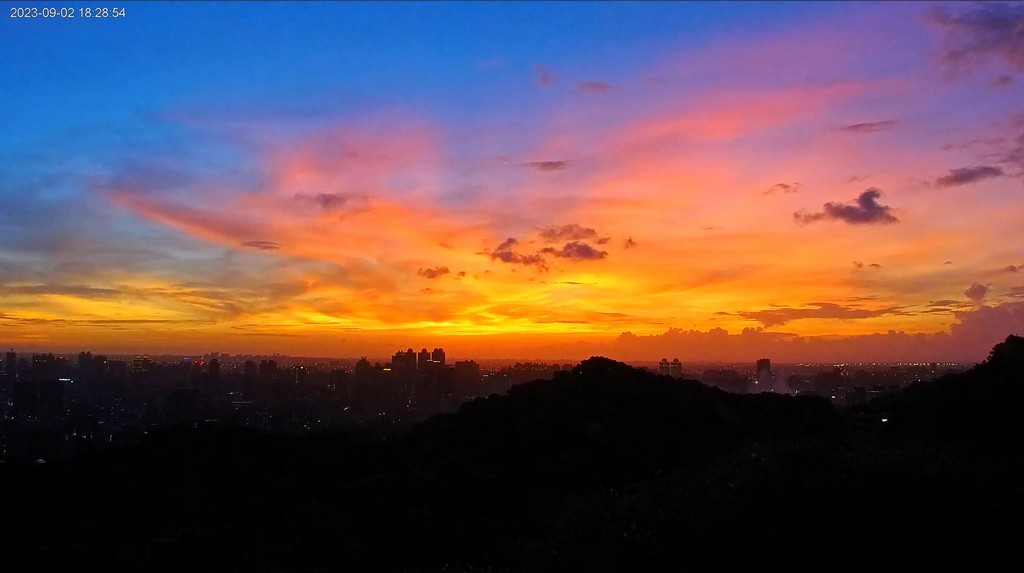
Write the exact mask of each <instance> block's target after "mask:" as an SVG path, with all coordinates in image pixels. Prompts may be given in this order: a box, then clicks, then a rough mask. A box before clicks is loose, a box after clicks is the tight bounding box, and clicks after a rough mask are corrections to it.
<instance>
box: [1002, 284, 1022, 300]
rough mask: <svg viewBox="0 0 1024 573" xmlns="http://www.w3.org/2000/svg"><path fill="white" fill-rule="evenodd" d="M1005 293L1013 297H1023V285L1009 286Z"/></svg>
mask: <svg viewBox="0 0 1024 573" xmlns="http://www.w3.org/2000/svg"><path fill="white" fill-rule="evenodd" d="M1006 294H1007V296H1012V297H1013V298H1024V286H1015V287H1010V290H1009V291H1007V292H1006Z"/></svg>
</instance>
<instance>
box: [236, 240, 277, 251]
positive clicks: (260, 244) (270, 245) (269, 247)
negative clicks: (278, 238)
mask: <svg viewBox="0 0 1024 573" xmlns="http://www.w3.org/2000/svg"><path fill="white" fill-rule="evenodd" d="M242 246H243V247H250V248H253V249H257V250H260V251H277V250H279V249H280V248H281V244H280V243H275V242H274V241H246V242H244V243H242Z"/></svg>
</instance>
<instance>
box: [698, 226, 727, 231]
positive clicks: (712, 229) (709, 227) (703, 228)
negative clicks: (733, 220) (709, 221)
mask: <svg viewBox="0 0 1024 573" xmlns="http://www.w3.org/2000/svg"><path fill="white" fill-rule="evenodd" d="M724 228H725V227H716V226H714V225H711V226H708V227H701V228H700V230H701V231H721V230H722V229H724Z"/></svg>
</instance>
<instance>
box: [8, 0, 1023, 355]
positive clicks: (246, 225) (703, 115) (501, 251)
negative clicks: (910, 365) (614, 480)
mask: <svg viewBox="0 0 1024 573" xmlns="http://www.w3.org/2000/svg"><path fill="white" fill-rule="evenodd" d="M58 4H59V5H63V4H61V3H58ZM19 6H43V5H42V4H34V3H25V4H19ZM47 6H49V5H47ZM1022 24H1024V6H1022V5H1021V4H1019V3H987V4H976V3H948V4H947V3H942V4H933V3H916V2H915V3H885V4H864V3H773V4H770V5H769V4H756V3H754V4H751V3H742V4H718V3H672V4H666V3H653V4H641V5H637V6H634V5H631V4H604V3H601V4H597V3H581V4H563V3H523V4H503V3H488V4H450V3H411V4H387V3H385V4H348V3H327V4H307V3H298V4H288V5H284V4H278V3H256V4H247V3H209V4H207V3H185V4H173V5H172V4H167V3H138V4H129V5H127V7H126V12H125V15H124V17H123V18H117V19H113V18H111V19H108V20H105V21H89V20H85V19H81V18H79V19H75V20H72V19H40V18H35V19H29V18H23V19H19V18H8V19H5V21H4V24H3V29H2V34H3V36H4V37H5V38H7V39H8V41H7V42H5V43H6V44H7V46H9V50H8V52H9V53H8V57H7V58H4V61H3V62H2V63H0V71H2V73H3V76H4V77H5V78H11V79H13V81H10V82H5V84H4V85H2V86H0V95H2V97H3V101H4V102H5V103H6V104H7V105H5V106H4V107H3V108H2V109H0V129H2V133H3V137H2V138H0V202H2V206H0V237H2V238H0V349H3V350H4V351H6V350H7V349H8V348H11V347H13V348H15V349H16V350H18V351H19V352H28V353H31V352H34V351H37V350H38V351H41V352H42V351H57V352H66V353H71V352H74V353H77V352H78V351H79V350H91V351H92V352H94V353H111V354H114V353H121V354H141V353H149V354H197V353H198V354H202V353H205V352H209V351H220V352H228V353H231V354H243V353H251V354H273V353H275V352H276V353H280V354H287V355H293V356H324V357H332V356H333V357H355V356H361V355H367V356H391V355H393V354H394V353H395V351H396V350H401V349H404V348H407V347H409V348H417V349H418V348H422V347H425V348H458V349H459V356H465V357H472V358H485V359H487V358H503V357H518V358H536V359H575V360H579V359H583V358H587V357H589V356H594V355H603V356H609V357H611V358H614V359H616V360H625V361H637V360H653V361H657V360H660V359H661V358H665V357H667V358H668V359H674V358H679V359H680V360H682V361H683V362H684V363H686V362H693V361H707V362H711V361H716V360H721V361H730V362H749V363H751V364H752V363H754V361H755V360H757V359H759V358H762V357H770V358H771V359H772V361H777V362H780V363H784V362H821V363H827V362H841V361H850V362H853V361H877V362H896V361H914V360H919V361H923V362H924V361H926V362H935V361H938V362H945V361H949V362H964V363H972V362H978V361H981V360H982V359H984V358H985V356H986V354H987V352H988V351H989V349H990V348H992V346H993V345H994V344H995V343H996V342H998V341H1000V340H1003V339H1004V338H1006V336H1007V335H1008V334H1012V333H1016V334H1020V333H1022V332H1024V237H1022V236H1021V235H1020V233H1019V229H1020V228H1021V225H1022V223H1024V194H1022V193H1021V191H1022V183H1024V108H1022V106H1021V105H1020V103H1019V102H1020V101H1021V100H1022V98H1021V95H1022V89H1024V88H1022V87H1021V81H1022V79H1021V72H1022V71H1024V59H1022V58H1021V54H1022V53H1024V52H1022V50H1024V44H1022V42H1024V40H1022V39H1021V37H1020V34H1019V33H1016V32H1015V30H1019V29H1020V26H1021V25H1022Z"/></svg>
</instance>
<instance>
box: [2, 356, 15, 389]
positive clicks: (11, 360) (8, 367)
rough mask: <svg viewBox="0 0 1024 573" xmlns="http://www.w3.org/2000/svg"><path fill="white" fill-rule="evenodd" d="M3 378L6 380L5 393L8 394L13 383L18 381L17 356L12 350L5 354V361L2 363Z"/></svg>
mask: <svg viewBox="0 0 1024 573" xmlns="http://www.w3.org/2000/svg"><path fill="white" fill-rule="evenodd" d="M4 376H5V377H6V378H7V380H6V385H7V391H8V392H10V391H11V388H12V387H13V386H14V383H15V382H17V380H18V355H17V354H15V352H14V351H13V350H11V351H10V352H8V353H7V360H6V362H5V363H4Z"/></svg>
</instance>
